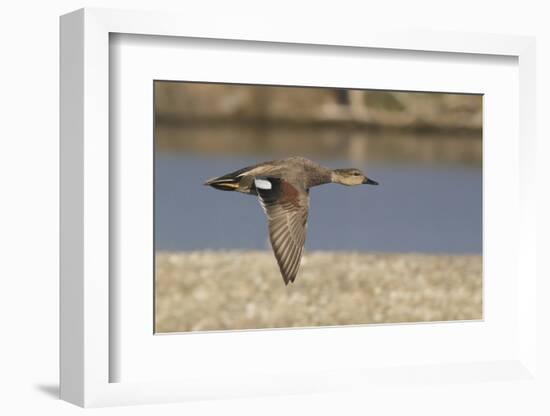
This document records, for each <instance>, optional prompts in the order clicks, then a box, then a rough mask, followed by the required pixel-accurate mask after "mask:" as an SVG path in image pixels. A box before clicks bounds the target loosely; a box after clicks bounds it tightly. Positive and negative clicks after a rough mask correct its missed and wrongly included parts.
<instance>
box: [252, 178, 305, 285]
mask: <svg viewBox="0 0 550 416" xmlns="http://www.w3.org/2000/svg"><path fill="white" fill-rule="evenodd" d="M254 185H255V187H256V191H257V193H258V196H259V198H260V203H261V204H262V207H263V208H264V211H265V213H266V215H267V221H268V225H269V239H270V241H271V247H272V248H273V252H274V253H275V258H276V259H277V263H278V264H279V269H280V270H281V274H282V276H283V280H284V281H285V285H287V284H288V282H294V279H295V278H296V274H297V273H298V269H299V268H300V260H301V258H302V251H303V249H304V243H305V239H306V223H307V214H308V208H309V201H308V200H309V197H308V195H307V192H306V191H301V190H300V188H299V187H297V186H294V185H292V184H291V183H289V182H287V181H285V180H283V179H280V178H275V177H256V178H255V179H254Z"/></svg>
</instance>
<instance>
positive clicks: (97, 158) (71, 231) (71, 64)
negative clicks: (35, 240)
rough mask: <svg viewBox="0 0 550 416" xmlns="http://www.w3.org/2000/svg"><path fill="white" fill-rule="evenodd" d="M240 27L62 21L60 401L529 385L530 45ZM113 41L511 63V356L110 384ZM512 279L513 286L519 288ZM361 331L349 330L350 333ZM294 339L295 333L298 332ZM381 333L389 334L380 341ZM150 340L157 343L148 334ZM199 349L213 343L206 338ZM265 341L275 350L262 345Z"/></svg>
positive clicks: (113, 352) (144, 15)
mask: <svg viewBox="0 0 550 416" xmlns="http://www.w3.org/2000/svg"><path fill="white" fill-rule="evenodd" d="M243 22H244V25H238V30H236V28H237V26H236V25H234V24H232V22H226V21H224V20H220V21H219V22H216V24H212V25H208V26H203V25H202V24H201V22H198V21H194V20H193V19H192V18H190V17H188V16H185V15H179V14H167V13H151V12H134V11H131V12H130V11H118V10H107V9H83V10H78V11H76V12H73V13H70V14H68V15H65V16H63V17H62V18H61V281H60V284H61V314H60V315H61V339H60V348H61V355H60V359H61V389H60V394H61V398H62V399H64V400H67V401H69V402H71V403H75V404H78V405H80V406H85V407H88V406H107V405H119V404H138V403H158V402H168V401H184V400H192V399H196V398H223V397H228V398H229V397H248V396H255V395H270V394H296V393H301V392H323V391H334V390H342V389H344V390H345V389H351V388H353V389H360V388H366V386H368V388H369V389H376V388H378V386H379V385H380V384H382V385H386V386H387V384H388V383H390V385H392V384H395V385H400V384H403V383H405V384H406V383H410V382H412V380H415V381H418V382H420V383H426V384H427V385H430V383H434V382H436V383H437V382H448V381H451V382H452V381H456V380H460V381H465V382H470V383H478V382H480V381H482V380H486V379H490V380H506V381H508V382H516V381H517V382H518V383H520V382H525V381H526V380H529V382H531V383H536V382H537V364H536V354H535V351H536V326H535V325H536V303H535V302H534V299H535V287H536V269H535V266H534V265H535V261H534V256H535V252H536V241H535V215H534V213H535V206H534V204H535V202H534V201H535V198H534V192H535V190H534V187H533V185H532V182H531V181H530V180H529V178H531V177H533V176H534V173H533V169H534V166H535V163H534V160H535V154H534V141H535V131H534V126H535V123H534V120H533V117H534V115H535V111H534V110H535V77H534V71H535V43H534V39H533V38H529V37H518V36H508V35H486V34H465V33H430V32H394V31H388V32H384V31H380V30H377V29H368V30H365V31H364V32H363V33H361V35H360V36H359V35H357V34H355V33H346V32H344V33H340V34H338V35H337V34H330V35H327V34H326V33H325V32H324V31H323V30H322V29H321V28H319V29H318V30H316V29H315V27H313V28H312V30H310V31H308V32H307V34H305V33H303V32H302V31H300V30H297V29H296V30H293V29H292V28H288V27H287V28H284V30H283V29H282V28H280V27H279V26H277V25H273V26H270V25H260V24H258V23H254V22H249V23H248V24H247V23H246V20H243ZM111 34H127V35H146V36H162V37H171V39H174V38H201V39H224V40H226V41H229V42H230V41H247V42H256V43H255V45H258V46H259V47H260V49H261V45H262V42H269V43H270V44H273V43H276V44H277V45H279V48H280V49H281V50H284V49H285V48H287V47H290V45H291V44H299V45H306V47H307V45H311V46H312V47H313V46H315V45H316V46H320V45H330V47H331V48H333V50H342V49H346V48H347V49H349V48H350V47H352V48H371V49H384V50H406V51H412V52H414V51H419V52H420V51H424V52H426V51H427V52H433V53H437V54H441V55H445V54H468V55H469V56H471V59H473V60H475V57H476V55H480V56H481V55H499V56H508V57H513V58H516V59H517V60H518V61H517V67H518V68H519V75H518V80H517V82H518V85H519V105H518V106H517V108H518V114H516V115H512V116H513V117H514V116H517V120H518V124H519V132H518V134H517V137H519V154H518V155H517V156H518V160H517V163H518V165H517V169H515V170H513V172H515V173H514V174H513V175H512V179H511V181H512V183H514V184H518V187H517V189H515V191H514V192H512V195H513V197H512V198H515V199H514V200H513V203H512V205H513V204H517V205H516V208H517V213H518V216H519V218H520V221H519V224H518V230H517V231H518V239H517V245H516V244H515V243H514V246H513V248H514V250H515V254H516V255H515V257H514V267H517V270H515V271H514V273H515V274H514V276H515V278H516V280H514V283H517V292H515V293H514V296H515V300H514V303H515V305H516V309H514V311H513V313H512V315H511V316H510V318H511V319H510V320H515V325H516V326H517V330H514V331H513V334H512V336H513V338H509V341H510V342H511V343H513V345H514V347H513V348H510V349H506V350H505V352H504V353H503V354H498V353H497V352H495V356H496V357H497V359H496V360H488V359H487V358H486V357H485V358H481V359H479V360H475V359H474V358H472V359H471V360H470V361H468V360H467V359H466V358H464V359H462V360H460V361H461V362H459V363H455V362H452V361H448V357H445V356H442V357H443V358H441V362H440V363H437V364H436V363H432V362H429V363H422V362H421V361H418V362H415V361H414V360H413V361H409V362H406V361H403V363H402V364H401V365H402V366H403V367H401V368H399V367H396V366H395V365H392V366H389V365H383V366H382V367H380V368H373V367H372V365H370V366H369V367H368V368H369V371H368V372H365V371H361V366H359V368H358V370H355V369H350V368H349V367H346V366H342V367H341V368H338V367H332V368H331V370H326V369H325V370H323V371H324V373H323V374H325V375H326V376H325V377H322V376H320V374H319V372H315V371H313V369H310V370H308V369H307V368H303V369H301V370H300V371H297V372H295V373H293V372H290V371H288V369H284V368H282V369H281V371H280V372H279V373H273V372H268V373H266V376H265V377H263V378H261V377H258V378H256V379H250V378H246V377H242V376H241V377H239V375H238V374H235V372H230V371H229V370H228V371H225V372H223V371H222V372H219V374H216V371H214V370H212V369H208V371H206V370H207V369H206V368H205V371H204V375H203V376H202V377H199V376H198V373H196V374H195V375H194V376H192V377H188V378H187V379H186V378H185V377H181V374H175V375H174V377H167V378H160V379H159V378H158V377H151V380H147V381H136V380H132V381H124V378H122V379H121V378H120V377H118V376H117V375H116V371H113V368H115V367H116V366H117V364H116V363H118V362H119V361H121V359H123V358H124V357H120V356H119V353H120V351H124V350H120V349H117V348H113V347H112V343H113V339H114V338H116V337H117V336H118V335H117V334H118V331H120V329H121V328H120V327H119V326H117V325H116V324H113V321H112V320H113V315H114V314H116V310H117V305H116V304H115V303H116V299H117V298H116V297H114V296H113V294H116V292H117V290H120V288H119V287H118V286H116V285H114V284H113V282H112V281H111V280H110V275H112V273H114V271H115V269H116V267H117V264H116V261H117V260H116V259H115V258H113V255H112V253H111V254H110V244H111V243H112V238H113V236H112V227H113V224H114V220H115V218H112V215H111V214H112V212H113V211H112V209H113V207H112V201H113V200H114V199H116V197H117V195H113V192H114V191H115V190H116V187H112V186H111V181H112V177H111V174H112V173H113V172H115V171H116V169H117V167H116V166H113V160H115V159H113V157H112V155H111V154H110V153H111V152H112V148H111V147H110V146H111V145H112V144H110V135H112V134H113V131H112V126H110V124H109V117H110V116H112V114H111V115H110V109H111V110H112V108H110V105H109V103H110V101H109V100H110V93H112V91H111V88H112V85H111V79H110V66H109V65H110V63H109V54H110V40H109V39H110V35H111ZM164 39H168V38H164ZM157 40H158V39H157ZM160 41H161V42H162V39H160ZM339 48H340V49H339ZM347 49H346V50H347ZM513 117H512V118H513ZM110 128H111V130H110ZM512 134H514V135H515V133H512ZM503 157H504V156H503ZM516 191H517V192H516ZM520 272H521V279H517V276H518V275H519V273H520ZM510 293H512V292H510ZM151 314H152V311H151ZM137 324H138V325H139V322H137ZM499 325H501V326H502V324H499ZM413 327H415V328H414V329H410V328H413ZM386 328H387V327H386ZM401 328H404V329H403V330H404V331H420V332H419V333H421V332H422V331H424V332H428V331H429V330H430V327H429V326H428V325H424V326H422V325H420V326H401ZM361 330H362V328H357V329H356V332H358V331H361ZM478 330H479V329H474V331H478ZM293 331H294V334H297V333H298V331H299V330H293ZM383 331H386V330H385V329H382V330H381V331H380V332H383ZM284 332H285V331H284V330H282V331H270V332H269V333H268V332H267V331H263V332H256V333H248V334H247V335H245V336H246V337H248V341H250V339H251V338H256V341H257V342H260V343H261V342H262V338H264V339H267V338H270V337H271V338H274V337H278V336H280V335H275V336H274V335H272V334H273V333H277V334H282V333H284ZM286 332H288V331H286ZM451 332H452V331H451ZM481 332H483V329H482V330H481ZM250 334H252V335H250ZM270 334H271V335H270ZM317 334H318V335H314V336H319V337H322V338H323V339H328V338H330V337H337V336H341V333H340V335H339V334H338V333H336V332H334V330H332V331H331V330H330V329H329V330H324V332H317ZM150 335H151V337H153V334H152V333H151V334H150ZM310 335H311V334H310ZM450 335H452V334H450ZM479 335H480V336H482V335H483V334H482V333H480V334H479ZM380 336H383V335H380ZM468 336H474V334H473V333H472V334H469V335H468ZM506 336H508V335H506ZM350 339H351V338H350ZM206 342H210V343H216V342H218V340H215V339H214V337H212V336H211V338H210V340H207V341H206ZM235 342H237V343H238V342H245V341H244V340H241V341H235ZM264 342H265V341H264ZM270 342H283V341H281V340H276V339H270ZM138 347H139V346H138ZM143 359H144V360H147V357H143ZM195 359H197V357H195ZM396 363H397V365H399V362H396ZM174 371H176V370H174ZM267 374H268V375H267ZM476 374H477V376H476ZM213 376H214V377H213ZM153 380H156V381H153ZM171 380H172V381H171ZM114 381H116V382H114Z"/></svg>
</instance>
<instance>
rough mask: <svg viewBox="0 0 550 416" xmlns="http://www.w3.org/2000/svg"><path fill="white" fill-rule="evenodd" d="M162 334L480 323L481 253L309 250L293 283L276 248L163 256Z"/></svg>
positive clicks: (158, 290)
mask: <svg viewBox="0 0 550 416" xmlns="http://www.w3.org/2000/svg"><path fill="white" fill-rule="evenodd" d="M155 279H156V280H155V296H156V298H155V309H156V310H155V325H156V328H155V331H156V332H157V333H158V332H185V331H209V330H228V329H232V330H235V329H251V328H284V327H310V326H323V325H346V324H347V325H349V324H372V323H398V322H423V321H447V320H471V319H481V318H482V260H481V256H477V255H420V254H364V253H353V252H308V253H305V255H304V257H303V259H302V266H301V269H300V272H299V274H298V277H297V279H296V281H295V283H294V284H292V283H291V284H289V285H288V286H285V285H284V283H283V279H282V278H281V276H280V273H279V270H278V268H277V265H276V262H275V259H274V257H273V254H272V253H271V252H268V251H197V252H179V253H176V252H174V253H172V252H160V253H157V256H156V277H155Z"/></svg>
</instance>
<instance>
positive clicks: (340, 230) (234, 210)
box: [155, 151, 482, 254]
mask: <svg viewBox="0 0 550 416" xmlns="http://www.w3.org/2000/svg"><path fill="white" fill-rule="evenodd" d="M263 160H265V159H264V158H259V157H231V158H230V157H210V156H196V155H190V154H188V153H177V152H163V151H157V154H156V158H155V244H156V249H157V250H201V249H266V248H268V247H269V244H268V240H267V223H266V219H265V215H264V213H263V211H262V209H261V207H260V205H259V202H258V200H257V198H256V197H254V196H249V195H243V194H240V193H236V192H222V191H217V190H215V189H212V188H210V187H206V186H203V182H204V181H205V180H206V179H208V178H210V177H213V176H219V175H222V174H225V173H228V172H231V171H233V170H236V169H239V168H241V167H244V166H247V165H252V164H255V163H258V162H261V161H263ZM317 161H318V162H320V163H322V164H324V165H325V166H328V167H332V168H336V167H352V166H353V167H357V168H360V169H364V170H366V171H367V172H368V176H369V177H371V178H372V179H374V180H376V181H378V182H380V186H368V185H364V186H357V187H346V186H341V185H336V184H328V185H323V186H319V187H316V188H313V189H312V190H311V192H310V212H309V221H308V228H307V240H306V249H307V250H354V251H374V252H424V253H479V254H480V253H481V250H482V231H481V230H482V175H481V168H479V167H472V166H462V165H452V164H418V163H416V164H406V163H390V162H386V163H380V162H379V163H376V164H373V163H369V165H368V169H366V168H365V166H361V163H350V162H349V161H337V160H317Z"/></svg>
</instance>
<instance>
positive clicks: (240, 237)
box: [154, 81, 482, 254]
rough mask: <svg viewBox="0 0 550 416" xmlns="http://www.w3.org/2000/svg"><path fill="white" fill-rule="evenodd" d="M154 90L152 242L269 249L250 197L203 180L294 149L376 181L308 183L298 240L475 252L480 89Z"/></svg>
mask: <svg viewBox="0 0 550 416" xmlns="http://www.w3.org/2000/svg"><path fill="white" fill-rule="evenodd" d="M154 92H155V245H156V249H157V250H158V251H165V250H169V251H181V250H186V251H188V250H203V249H216V250H219V249H243V250H250V249H262V250H263V249H266V248H268V247H269V244H268V240H267V233H266V222H265V217H264V213H263V211H262V210H261V208H260V206H259V203H258V201H257V200H256V198H254V197H248V196H246V195H242V194H238V193H230V192H219V191H215V190H213V189H211V188H208V187H205V186H203V185H202V184H203V182H204V181H205V180H206V179H208V178H210V177H213V176H219V175H222V174H225V173H228V172H231V171H234V170H237V169H239V168H242V167H245V166H248V165H252V164H256V163H258V162H262V161H266V160H272V159H278V158H284V157H288V156H293V155H297V156H304V157H307V158H310V159H312V160H314V161H316V162H318V163H320V164H323V165H325V166H327V167H331V168H344V167H357V168H360V169H363V170H364V171H366V172H367V173H368V176H369V177H371V178H373V179H375V180H377V181H378V182H380V186H378V187H372V186H365V187H358V188H347V187H343V186H338V185H325V186H321V187H318V188H315V189H314V190H312V192H311V194H310V197H311V206H310V216H309V225H308V236H307V242H306V249H307V250H359V251H371V252H373V251H374V252H394V253H395V252H397V253H411V252H412V253H450V254H453V253H454V254H465V253H470V254H480V253H481V249H482V166H481V161H482V96H480V95H466V94H444V93H417V92H395V91H368V90H344V89H330V88H301V87H279V86H251V85H228V84H205V83H185V82H166V81H156V82H155V84H154ZM341 218H345V219H346V221H342V220H341Z"/></svg>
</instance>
